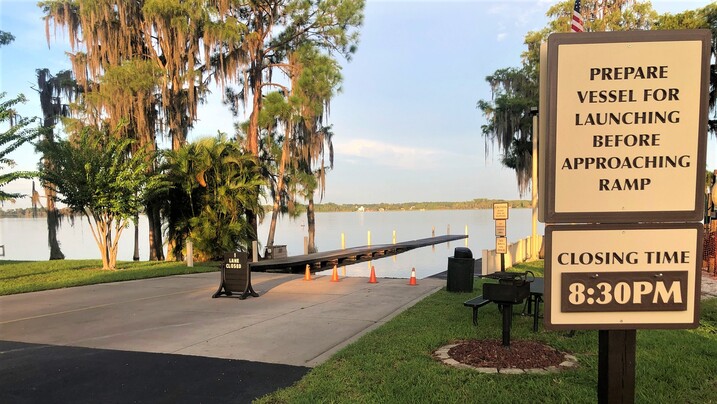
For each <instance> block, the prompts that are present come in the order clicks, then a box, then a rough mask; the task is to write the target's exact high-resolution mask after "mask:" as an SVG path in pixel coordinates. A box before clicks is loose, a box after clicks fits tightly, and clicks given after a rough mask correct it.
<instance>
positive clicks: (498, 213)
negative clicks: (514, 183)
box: [493, 202, 510, 272]
mask: <svg viewBox="0 0 717 404" xmlns="http://www.w3.org/2000/svg"><path fill="white" fill-rule="evenodd" d="M509 210H510V209H509V207H508V202H496V203H494V204H493V220H495V252H496V254H500V272H505V254H507V253H508V239H507V238H506V235H507V233H508V228H507V227H508V226H507V222H508V212H509Z"/></svg>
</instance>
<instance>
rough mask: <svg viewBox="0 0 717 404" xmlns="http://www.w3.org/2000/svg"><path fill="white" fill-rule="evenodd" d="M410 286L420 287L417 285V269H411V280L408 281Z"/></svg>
mask: <svg viewBox="0 0 717 404" xmlns="http://www.w3.org/2000/svg"><path fill="white" fill-rule="evenodd" d="M408 284H409V285H411V286H416V285H418V283H416V268H411V280H410V281H408Z"/></svg>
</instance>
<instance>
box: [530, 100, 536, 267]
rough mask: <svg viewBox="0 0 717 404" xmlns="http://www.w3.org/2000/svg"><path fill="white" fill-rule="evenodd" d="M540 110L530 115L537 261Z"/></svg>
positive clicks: (532, 252)
mask: <svg viewBox="0 0 717 404" xmlns="http://www.w3.org/2000/svg"><path fill="white" fill-rule="evenodd" d="M537 112H538V109H537V108H531V109H530V113H531V115H533V134H532V137H533V156H532V158H531V160H532V163H533V170H532V177H531V180H530V181H531V184H530V189H531V196H532V200H531V206H532V208H533V231H532V233H531V239H530V259H531V260H532V261H535V260H537V259H538V113H537Z"/></svg>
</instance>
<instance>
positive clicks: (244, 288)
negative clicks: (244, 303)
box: [212, 251, 259, 299]
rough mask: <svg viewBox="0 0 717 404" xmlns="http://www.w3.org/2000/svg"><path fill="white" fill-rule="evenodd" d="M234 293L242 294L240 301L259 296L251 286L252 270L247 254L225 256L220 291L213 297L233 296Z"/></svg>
mask: <svg viewBox="0 0 717 404" xmlns="http://www.w3.org/2000/svg"><path fill="white" fill-rule="evenodd" d="M233 292H236V293H240V295H239V299H246V297H247V296H254V297H258V296H259V295H258V294H257V293H256V292H254V289H253V288H252V286H251V270H250V268H249V264H248V257H247V253H245V252H240V251H237V252H232V253H227V254H224V262H223V263H222V268H221V281H220V284H219V289H218V290H217V292H216V293H214V295H213V296H212V297H219V296H221V295H226V296H232V294H233Z"/></svg>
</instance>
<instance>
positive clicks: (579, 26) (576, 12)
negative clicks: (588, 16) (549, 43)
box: [570, 0, 584, 32]
mask: <svg viewBox="0 0 717 404" xmlns="http://www.w3.org/2000/svg"><path fill="white" fill-rule="evenodd" d="M570 29H571V30H572V31H573V32H583V31H584V29H583V16H582V15H580V0H575V8H574V9H573V20H572V22H571V23H570Z"/></svg>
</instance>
